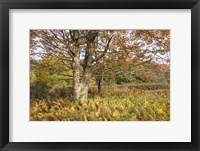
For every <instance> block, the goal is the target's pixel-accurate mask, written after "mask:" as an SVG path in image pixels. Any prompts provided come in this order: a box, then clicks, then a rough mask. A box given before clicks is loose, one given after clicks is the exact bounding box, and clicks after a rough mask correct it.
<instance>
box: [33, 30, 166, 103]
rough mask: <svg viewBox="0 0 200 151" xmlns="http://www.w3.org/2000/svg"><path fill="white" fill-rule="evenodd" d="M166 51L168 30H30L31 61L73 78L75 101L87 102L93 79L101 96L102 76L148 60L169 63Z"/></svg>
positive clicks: (116, 73)
mask: <svg viewBox="0 0 200 151" xmlns="http://www.w3.org/2000/svg"><path fill="white" fill-rule="evenodd" d="M169 51H170V31H169V30H31V31H30V54H31V60H33V61H35V62H37V60H45V61H43V63H40V64H37V66H39V67H40V68H41V69H43V70H48V72H54V73H57V74H59V75H60V76H61V78H62V79H64V80H68V79H72V84H73V99H74V100H87V98H88V89H89V82H90V79H91V77H92V76H95V77H96V81H97V85H98V90H99V93H100V94H102V81H103V78H104V77H112V76H114V75H121V76H123V75H125V74H127V73H130V72H132V71H133V70H134V68H135V67H136V66H139V65H142V64H145V63H148V62H151V61H156V62H159V63H161V62H164V63H169ZM52 60H54V61H52ZM37 68H38V67H37ZM66 77H67V78H66Z"/></svg>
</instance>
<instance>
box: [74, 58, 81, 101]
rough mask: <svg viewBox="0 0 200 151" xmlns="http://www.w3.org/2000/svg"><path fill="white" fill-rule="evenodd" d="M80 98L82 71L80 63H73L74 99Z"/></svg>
mask: <svg viewBox="0 0 200 151" xmlns="http://www.w3.org/2000/svg"><path fill="white" fill-rule="evenodd" d="M79 98H80V71H79V68H78V65H77V64H76V63H75V62H74V63H73V100H75V101H76V100H79Z"/></svg>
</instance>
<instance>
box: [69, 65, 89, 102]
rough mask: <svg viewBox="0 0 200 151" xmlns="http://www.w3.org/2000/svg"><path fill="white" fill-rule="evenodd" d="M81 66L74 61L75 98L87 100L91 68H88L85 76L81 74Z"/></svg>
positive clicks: (76, 99) (75, 99)
mask: <svg viewBox="0 0 200 151" xmlns="http://www.w3.org/2000/svg"><path fill="white" fill-rule="evenodd" d="M80 72H81V71H80V66H79V65H77V64H76V63H74V66H73V100H74V101H79V100H81V101H86V100H87V99H88V89H89V80H90V77H91V73H90V70H86V71H85V72H84V73H83V76H82V77H81V76H80Z"/></svg>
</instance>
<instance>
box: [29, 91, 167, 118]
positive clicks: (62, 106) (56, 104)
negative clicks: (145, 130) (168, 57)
mask: <svg viewBox="0 0 200 151" xmlns="http://www.w3.org/2000/svg"><path fill="white" fill-rule="evenodd" d="M30 120H31V121H169V120H170V97H169V91H167V92H166V91H165V92H162V91H161V92H159V93H157V92H148V93H146V92H144V91H136V90H134V91H133V90H132V91H127V92H124V91H121V92H119V91H117V92H115V91H112V92H109V91H107V92H105V95H104V97H99V96H94V97H93V98H90V99H89V100H88V101H85V102H82V101H77V102H72V101H69V99H56V100H53V101H52V100H31V104H30Z"/></svg>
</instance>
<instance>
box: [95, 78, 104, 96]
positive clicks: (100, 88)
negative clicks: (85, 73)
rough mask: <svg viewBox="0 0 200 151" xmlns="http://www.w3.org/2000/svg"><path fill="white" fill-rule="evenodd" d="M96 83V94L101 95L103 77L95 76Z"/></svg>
mask: <svg viewBox="0 0 200 151" xmlns="http://www.w3.org/2000/svg"><path fill="white" fill-rule="evenodd" d="M96 83H97V87H98V94H99V96H102V94H103V93H102V87H103V78H102V77H98V78H96Z"/></svg>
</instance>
